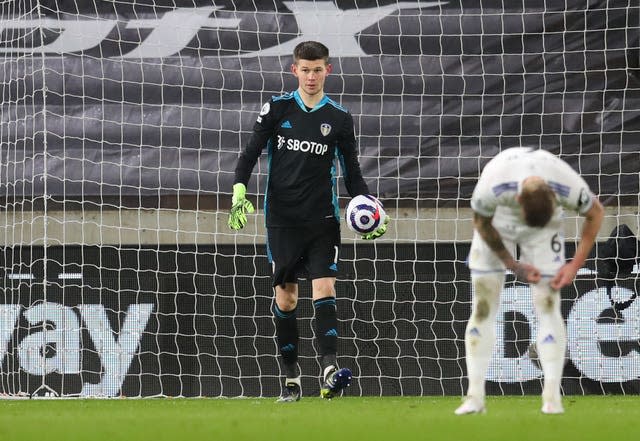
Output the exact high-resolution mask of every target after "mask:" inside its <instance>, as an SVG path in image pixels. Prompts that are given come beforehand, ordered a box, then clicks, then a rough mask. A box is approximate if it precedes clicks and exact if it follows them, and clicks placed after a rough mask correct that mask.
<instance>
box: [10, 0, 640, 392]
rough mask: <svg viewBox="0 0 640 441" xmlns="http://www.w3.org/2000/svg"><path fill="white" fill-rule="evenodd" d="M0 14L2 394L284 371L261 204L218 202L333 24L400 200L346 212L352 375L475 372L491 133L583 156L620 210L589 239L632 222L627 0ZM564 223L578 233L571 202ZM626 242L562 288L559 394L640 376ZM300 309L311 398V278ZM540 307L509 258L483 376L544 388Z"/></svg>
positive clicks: (45, 3) (73, 5) (382, 179)
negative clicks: (476, 279) (477, 268)
mask: <svg viewBox="0 0 640 441" xmlns="http://www.w3.org/2000/svg"><path fill="white" fill-rule="evenodd" d="M0 14H1V16H0V66H1V70H0V76H1V78H2V114H1V118H0V219H1V220H0V242H1V246H2V251H1V253H0V271H1V273H0V277H1V278H2V290H1V291H0V293H1V296H2V298H1V299H0V360H1V361H0V362H1V366H2V368H1V369H0V393H2V394H3V395H4V396H10V397H15V396H30V395H34V394H35V395H50V396H98V397H104V396H107V397H109V396H126V397H140V396H142V397H147V396H190V397H191V396H274V395H277V394H278V393H279V392H280V382H281V370H280V367H279V364H278V356H277V352H278V351H277V347H276V344H275V341H274V334H275V330H274V325H273V320H272V315H271V312H270V310H271V304H272V298H273V295H272V288H271V279H270V267H269V264H268V262H267V259H266V252H265V246H264V243H265V232H264V227H263V223H264V219H263V216H262V210H261V209H260V210H258V213H257V214H255V215H251V216H249V222H248V225H247V227H245V228H244V229H243V230H241V231H239V232H233V231H231V230H229V229H228V227H227V226H226V221H227V213H228V209H229V205H230V199H231V186H232V184H233V171H234V168H235V164H236V161H237V158H238V155H239V152H240V150H241V148H242V147H243V145H244V143H245V142H246V141H247V140H248V137H249V135H250V131H251V128H252V126H253V123H254V121H255V119H256V117H257V115H258V112H259V111H260V108H261V106H262V104H263V103H265V102H266V101H267V100H268V99H269V98H270V97H271V96H272V95H279V94H281V93H283V92H288V91H291V90H293V89H295V87H296V85H297V84H296V82H295V79H294V78H293V77H292V75H291V74H290V73H289V67H290V64H291V52H292V49H293V47H294V46H295V45H296V44H297V43H298V42H300V41H304V40H320V41H322V42H324V43H325V44H327V46H329V48H330V50H331V62H332V64H333V66H334V70H333V73H332V74H331V75H330V76H329V78H328V80H327V84H326V89H325V90H326V92H327V93H328V94H329V95H330V96H331V97H332V98H334V99H335V100H336V101H338V102H340V103H342V104H343V105H344V106H345V107H347V108H348V109H349V110H350V111H351V112H352V114H353V116H354V121H355V124H356V132H357V135H358V139H359V149H360V150H359V151H360V162H361V167H362V170H363V174H364V176H365V179H366V181H367V182H368V184H369V186H370V188H371V190H372V191H373V192H375V194H377V195H378V196H379V197H380V199H381V200H382V201H383V203H384V205H385V209H386V210H387V212H388V213H389V214H390V215H391V217H392V219H393V220H392V223H391V224H390V228H389V231H388V232H387V234H386V235H385V236H384V237H382V238H380V239H378V240H376V241H375V242H373V243H370V242H367V243H364V242H363V241H361V240H358V239H357V238H356V237H354V236H353V235H352V234H351V233H349V232H348V231H347V230H346V228H343V232H342V238H343V247H342V250H341V263H340V273H339V274H340V276H339V278H338V281H337V285H336V288H337V292H338V300H337V305H338V318H339V329H338V332H339V344H338V352H339V363H340V364H341V365H342V366H348V367H350V368H351V369H352V370H353V373H354V382H353V385H352V387H351V388H349V389H348V391H347V393H348V394H353V395H421V394H422V395H430V394H434V395H442V394H452V395H459V394H462V393H464V391H465V388H466V380H465V365H464V341H463V340H464V337H463V335H464V328H465V325H466V321H467V319H468V316H469V312H470V301H471V295H472V293H471V286H470V278H469V270H468V268H467V266H466V264H465V260H466V257H467V252H468V248H469V242H470V239H471V232H472V227H471V217H472V216H471V212H470V209H469V199H470V195H471V192H472V190H473V187H474V185H475V182H476V180H477V178H478V175H479V173H480V171H481V169H482V167H483V166H484V164H486V163H487V162H488V161H489V160H490V159H491V158H492V157H493V156H495V154H496V153H498V152H500V151H501V150H504V149H506V148H509V147H513V146H531V147H533V148H539V149H545V150H549V151H551V152H553V153H555V154H558V155H559V156H560V157H562V158H563V159H564V160H566V161H567V162H569V163H570V164H571V165H572V167H574V168H575V169H576V170H577V171H579V172H580V173H581V174H582V175H583V176H584V177H585V179H586V180H587V181H588V182H589V184H590V185H591V187H592V189H593V191H594V192H595V193H596V194H598V195H599V197H600V200H601V201H602V202H603V203H604V205H605V206H606V209H607V214H606V218H605V224H604V226H603V228H602V231H601V237H600V238H599V241H600V243H602V242H604V241H605V240H606V239H607V238H608V237H609V233H610V232H611V230H612V229H613V228H615V227H619V226H621V225H627V226H628V227H629V228H630V230H631V231H632V232H633V234H638V231H639V230H640V228H639V227H640V225H639V220H638V216H637V207H638V205H640V198H639V196H638V194H640V178H639V176H640V175H639V173H638V172H639V168H638V164H640V153H639V150H640V149H638V139H640V138H639V137H640V130H639V127H640V125H639V124H638V121H639V118H640V114H639V112H638V109H640V66H639V63H640V42H639V41H640V31H639V27H640V26H639V16H640V9H639V6H638V3H637V2H634V1H624V0H620V1H615V0H609V1H591V2H571V1H566V2H553V1H550V0H547V1H543V0H540V1H534V2H490V1H467V0H460V1H457V2H449V1H419V2H406V1H394V0H389V1H384V2H383V1H378V2H365V1H352V2H343V1H338V0H335V1H334V0H327V1H320V0H317V1H312V0H307V1H289V0H283V1H281V0H264V1H263V0H254V1H252V2H241V1H235V0H229V1H217V0H206V1H205V0H202V1H201V0H171V1H161V0H156V1H151V0H135V1H134V0H131V1H129V0H118V1H111V2H107V1H78V0H58V1H52V0H41V1H38V0H21V1H5V2H2V5H1V6H0ZM263 156H265V157H264V158H262V159H261V161H260V162H259V164H258V165H257V166H256V168H255V170H254V175H253V177H252V180H251V182H250V185H249V189H248V194H249V197H250V198H251V199H252V200H253V202H254V203H255V204H256V206H258V207H261V206H262V202H263V201H262V197H263V195H264V189H265V178H266V171H267V167H268V164H267V162H266V154H265V155H263ZM346 196H347V194H346V192H345V190H344V188H343V187H341V188H340V203H341V204H342V206H344V204H345V203H346V201H347V199H346ZM566 224H567V239H568V240H567V242H568V247H569V249H570V250H569V253H568V255H571V248H572V247H573V246H574V244H575V242H576V240H577V239H578V235H579V230H580V219H579V218H578V217H576V216H575V215H574V214H572V213H568V214H567V219H566ZM598 249H600V247H598V248H597V249H596V250H594V252H593V253H592V254H593V256H595V255H596V254H597V250H598ZM636 257H637V256H635V255H632V256H629V257H628V261H629V263H631V269H629V271H626V272H619V273H617V274H615V273H614V274H613V275H611V274H608V275H609V276H611V277H609V279H608V280H609V281H610V282H611V283H609V288H607V285H606V284H603V283H602V280H600V277H598V274H597V273H598V266H597V265H596V259H595V258H591V259H589V261H588V263H587V266H586V267H585V268H583V269H582V270H581V271H580V273H579V276H578V278H577V280H576V281H575V283H574V284H573V285H572V286H571V287H569V288H567V289H565V290H563V291H562V312H563V315H564V318H565V320H566V323H567V328H568V351H567V354H568V355H567V364H566V368H565V372H564V378H563V382H562V387H563V390H564V392H565V393H568V394H586V393H631V392H634V393H637V392H638V389H639V387H640V382H639V379H640V347H639V346H638V341H639V338H640V333H639V331H638V330H639V329H640V323H638V320H639V319H638V317H640V310H639V308H640V302H635V301H634V296H635V293H636V292H637V286H636V278H637V265H635V259H636ZM611 285H612V286H611ZM612 302H613V303H612ZM616 302H617V303H616ZM614 303H615V304H617V305H619V304H622V303H624V304H625V306H626V308H625V309H622V308H617V309H616V308H614V307H613V306H612V305H613V304H614ZM298 316H299V326H300V337H301V342H300V365H301V370H302V375H303V376H302V381H303V389H304V390H305V395H314V394H317V393H318V391H319V381H318V377H319V365H318V361H317V352H316V348H315V346H314V338H313V307H312V304H311V293H310V287H309V282H308V281H304V280H303V281H301V284H300V302H299V309H298ZM536 329H537V324H536V321H535V317H534V312H533V306H532V301H531V293H530V290H529V289H528V287H526V286H523V285H520V284H517V283H515V282H514V281H513V280H512V279H511V278H510V277H508V279H507V283H506V285H505V287H504V290H503V293H502V303H501V308H500V313H499V320H498V324H497V335H498V344H497V345H496V348H495V351H494V354H493V357H492V361H491V364H490V368H489V373H488V380H489V383H488V391H489V393H496V394H528V393H539V392H540V389H541V378H542V372H541V370H540V369H539V368H538V367H537V366H536V364H535V362H534V360H532V357H531V354H530V353H529V351H528V347H529V344H530V343H531V342H532V341H534V337H535V335H536Z"/></svg>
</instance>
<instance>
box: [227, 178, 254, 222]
mask: <svg viewBox="0 0 640 441" xmlns="http://www.w3.org/2000/svg"><path fill="white" fill-rule="evenodd" d="M246 193H247V187H246V186H245V185H244V184H242V183H236V184H233V197H232V198H231V211H230V212H229V221H228V225H229V228H231V229H232V230H239V229H241V228H243V227H244V226H245V225H246V224H247V213H253V212H254V208H253V204H252V203H251V201H249V200H248V199H247V198H246Z"/></svg>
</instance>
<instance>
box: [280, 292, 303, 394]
mask: <svg viewBox="0 0 640 441" xmlns="http://www.w3.org/2000/svg"><path fill="white" fill-rule="evenodd" d="M297 301H298V285H297V284H295V283H287V284H285V286H284V287H281V286H276V301H275V302H274V305H273V317H274V322H275V325H276V339H277V342H278V348H279V350H280V356H281V360H282V369H283V371H284V374H285V383H284V387H283V389H282V395H281V396H280V398H279V399H278V401H280V402H294V401H298V400H300V397H301V396H302V388H301V383H300V370H299V368H298V339H299V334H298V320H297V316H296V307H297Z"/></svg>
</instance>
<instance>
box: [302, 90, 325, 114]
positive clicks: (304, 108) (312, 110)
mask: <svg viewBox="0 0 640 441" xmlns="http://www.w3.org/2000/svg"><path fill="white" fill-rule="evenodd" d="M293 97H294V98H295V99H296V102H297V103H298V106H300V108H301V109H302V110H304V111H305V112H315V111H316V110H318V109H319V108H321V107H322V106H324V105H325V104H327V103H328V102H329V97H328V96H327V94H326V93H325V94H324V96H323V97H322V99H321V100H320V102H319V103H318V104H316V106H315V107H314V108H313V109H311V110H307V106H306V105H305V104H304V101H302V97H301V96H300V93H299V92H298V90H295V91H294V92H293Z"/></svg>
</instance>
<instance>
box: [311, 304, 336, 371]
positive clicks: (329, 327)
mask: <svg viewBox="0 0 640 441" xmlns="http://www.w3.org/2000/svg"><path fill="white" fill-rule="evenodd" d="M313 308H314V309H315V311H316V313H315V316H316V341H317V342H318V349H319V351H320V364H321V366H322V370H323V371H324V369H325V368H326V367H327V366H331V365H333V366H336V352H337V350H338V318H337V314H336V299H335V297H325V298H323V299H318V300H314V302H313Z"/></svg>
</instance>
